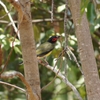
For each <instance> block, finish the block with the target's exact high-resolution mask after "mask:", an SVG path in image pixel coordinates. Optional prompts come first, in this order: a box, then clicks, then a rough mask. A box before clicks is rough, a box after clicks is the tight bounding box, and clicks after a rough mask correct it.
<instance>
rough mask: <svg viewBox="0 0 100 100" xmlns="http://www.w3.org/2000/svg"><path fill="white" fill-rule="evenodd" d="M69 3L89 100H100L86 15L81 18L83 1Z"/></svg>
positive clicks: (97, 77) (98, 82) (98, 81)
mask: <svg viewBox="0 0 100 100" xmlns="http://www.w3.org/2000/svg"><path fill="white" fill-rule="evenodd" d="M68 1H69V4H70V9H71V12H72V17H73V21H74V24H75V28H76V37H77V40H78V48H79V52H80V60H81V64H82V70H83V73H84V79H85V85H86V91H87V98H88V100H100V80H99V75H98V70H97V65H96V61H95V56H94V50H93V45H92V39H91V35H90V29H89V24H88V21H87V18H86V14H85V13H84V14H83V15H82V16H81V13H80V12H81V10H80V8H81V6H80V5H81V0H68Z"/></svg>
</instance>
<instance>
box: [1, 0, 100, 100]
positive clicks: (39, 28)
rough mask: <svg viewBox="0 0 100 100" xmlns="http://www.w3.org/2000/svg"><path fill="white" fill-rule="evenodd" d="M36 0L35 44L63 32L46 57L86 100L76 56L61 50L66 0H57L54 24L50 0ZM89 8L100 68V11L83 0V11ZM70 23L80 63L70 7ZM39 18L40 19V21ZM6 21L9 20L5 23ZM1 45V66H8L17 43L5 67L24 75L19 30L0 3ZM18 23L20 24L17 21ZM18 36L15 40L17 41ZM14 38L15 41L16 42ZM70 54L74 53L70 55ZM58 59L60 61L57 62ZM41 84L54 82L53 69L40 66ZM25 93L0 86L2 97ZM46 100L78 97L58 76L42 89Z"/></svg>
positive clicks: (20, 97)
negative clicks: (15, 29)
mask: <svg viewBox="0 0 100 100" xmlns="http://www.w3.org/2000/svg"><path fill="white" fill-rule="evenodd" d="M40 1H41V0H34V1H32V4H31V5H32V7H31V13H32V19H33V21H34V23H33V29H34V35H35V42H36V46H38V45H40V44H41V43H43V42H45V41H46V40H47V39H48V38H49V37H50V36H51V35H53V34H59V35H61V38H60V40H59V41H58V42H57V45H56V47H55V50H53V52H52V53H51V54H50V55H49V56H48V57H47V61H48V63H49V64H50V65H52V66H55V67H58V68H59V69H60V71H61V72H62V73H64V72H65V70H66V69H67V70H66V71H67V72H66V77H67V78H68V79H69V81H70V82H71V83H72V84H73V85H74V86H75V87H76V88H77V89H78V91H79V92H80V94H81V96H82V98H83V99H84V100H86V91H85V85H84V79H83V77H82V74H81V72H80V70H79V68H78V67H77V64H76V62H75V61H74V59H73V57H71V58H70V57H69V56H68V55H67V54H63V55H61V56H59V55H60V53H61V52H62V51H63V49H64V48H65V36H66V35H65V33H64V20H62V19H63V18H64V10H65V1H64V0H59V1H58V0H54V19H56V20H57V21H55V22H54V23H51V21H50V20H47V21H46V19H51V13H50V10H51V0H43V2H40ZM3 2H4V4H5V5H6V6H7V8H8V10H9V13H10V14H11V15H12V18H13V19H14V20H17V12H16V11H15V9H14V8H13V7H12V6H11V5H10V4H9V3H7V2H6V1H5V0H3ZM85 11H86V13H87V19H88V21H89V24H90V31H91V37H92V40H93V46H94V51H95V57H96V60H97V64H98V69H99V68H100V63H99V62H100V54H99V51H100V24H99V22H100V15H99V14H98V13H97V12H98V11H99V9H98V8H96V7H95V6H94V4H93V2H90V1H89V0H82V6H81V13H82V14H83V13H84V12H85ZM67 15H68V24H67V29H68V30H69V32H68V33H67V35H68V43H67V45H68V46H69V47H70V49H71V50H72V52H73V53H74V55H75V56H76V58H77V60H78V63H79V64H80V59H79V52H78V47H77V39H76V37H75V27H74V25H73V21H72V18H71V16H72V15H71V12H70V9H69V10H68V13H67ZM38 19H39V20H40V21H39V22H38ZM5 21H7V23H5ZM0 23H1V24H0V44H1V47H2V52H3V59H2V66H4V65H5V62H6V61H7V57H8V55H9V53H10V51H11V49H12V47H13V45H14V49H13V52H12V54H11V57H10V60H9V63H8V65H7V69H6V70H16V71H19V72H21V73H23V74H24V69H23V64H21V63H22V52H21V46H20V40H19V39H18V37H16V38H14V37H15V35H16V33H15V32H14V29H13V27H12V26H11V24H10V21H9V18H8V16H7V14H6V12H5V11H4V9H3V7H2V6H0ZM16 26H17V24H16ZM83 34H84V33H83ZM14 39H15V40H14ZM13 41H14V43H13ZM70 55H71V54H70ZM56 61H57V63H56ZM39 71H40V79H41V87H44V86H45V85H46V84H48V83H49V82H51V81H52V80H53V79H54V77H55V74H54V73H53V72H51V71H50V70H48V69H46V68H45V67H44V66H42V65H39ZM2 81H5V82H8V83H11V84H15V85H17V86H19V87H22V88H24V85H23V84H22V82H21V81H20V80H19V79H17V78H15V79H9V80H3V79H2ZM25 98H26V96H25V94H24V93H23V92H22V91H20V90H17V89H14V88H11V87H8V86H5V85H0V100H26V99H25ZM42 99H43V100H77V98H76V97H75V94H74V93H73V91H72V90H71V89H70V88H69V87H68V86H66V85H65V84H64V83H63V82H62V80H60V79H59V78H56V79H55V80H54V81H53V82H52V83H51V84H50V85H49V86H48V87H47V88H45V89H44V90H43V91H42Z"/></svg>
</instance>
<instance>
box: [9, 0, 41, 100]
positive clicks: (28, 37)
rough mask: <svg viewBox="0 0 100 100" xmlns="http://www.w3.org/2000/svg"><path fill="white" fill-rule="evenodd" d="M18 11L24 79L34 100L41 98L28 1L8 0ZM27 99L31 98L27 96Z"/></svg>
mask: <svg viewBox="0 0 100 100" xmlns="http://www.w3.org/2000/svg"><path fill="white" fill-rule="evenodd" d="M8 1H9V2H10V3H11V4H13V5H14V7H15V8H16V9H17V11H18V20H19V32H20V41H21V47H22V55H23V62H24V72H25V79H26V80H27V82H28V83H29V84H30V86H31V88H32V90H33V94H34V95H35V98H34V100H41V94H40V93H41V89H40V79H39V69H38V61H37V56H36V49H35V41H34V33H33V28H32V20H31V12H30V1H27V0H8ZM28 100H32V99H31V97H28Z"/></svg>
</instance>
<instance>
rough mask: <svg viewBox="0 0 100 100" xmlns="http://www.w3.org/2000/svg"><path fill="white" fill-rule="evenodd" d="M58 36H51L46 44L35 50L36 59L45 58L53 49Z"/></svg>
mask: <svg viewBox="0 0 100 100" xmlns="http://www.w3.org/2000/svg"><path fill="white" fill-rule="evenodd" d="M59 37H60V36H56V35H54V36H51V37H50V38H49V39H48V41H47V42H45V43H43V44H41V45H40V46H39V47H37V48H36V54H37V57H46V56H47V55H48V54H50V53H51V51H52V50H53V49H54V48H55V44H56V42H57V40H58V39H59Z"/></svg>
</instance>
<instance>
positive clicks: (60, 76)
mask: <svg viewBox="0 0 100 100" xmlns="http://www.w3.org/2000/svg"><path fill="white" fill-rule="evenodd" d="M41 64H42V65H43V66H45V67H46V68H48V69H49V70H51V71H52V72H54V73H55V74H56V75H57V77H59V78H61V79H62V81H63V82H64V83H65V84H66V85H68V86H69V87H70V88H71V89H72V90H73V92H74V93H75V95H76V96H77V98H78V99H79V100H83V99H82V97H81V96H80V94H79V92H78V91H77V89H76V88H75V86H73V85H72V84H71V83H70V82H69V81H68V79H67V78H66V77H65V76H64V75H63V74H62V73H61V72H60V71H59V69H57V68H55V69H54V68H53V67H52V66H50V65H48V64H47V63H41ZM58 72H59V73H58Z"/></svg>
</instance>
